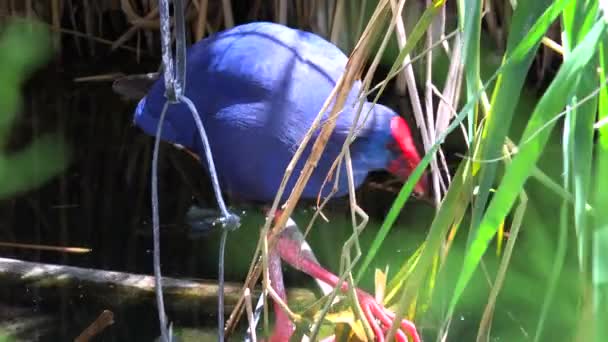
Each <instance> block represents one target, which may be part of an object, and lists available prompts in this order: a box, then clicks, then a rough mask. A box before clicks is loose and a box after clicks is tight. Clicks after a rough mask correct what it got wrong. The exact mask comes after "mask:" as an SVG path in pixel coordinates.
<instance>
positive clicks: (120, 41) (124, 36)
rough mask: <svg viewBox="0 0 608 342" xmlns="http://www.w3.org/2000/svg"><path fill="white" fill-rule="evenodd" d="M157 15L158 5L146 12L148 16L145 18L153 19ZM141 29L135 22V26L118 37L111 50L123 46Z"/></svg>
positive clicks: (146, 19)
mask: <svg viewBox="0 0 608 342" xmlns="http://www.w3.org/2000/svg"><path fill="white" fill-rule="evenodd" d="M157 16H158V7H156V6H155V7H154V8H153V9H152V10H151V11H150V12H148V13H147V14H146V16H145V17H144V18H143V20H145V21H148V20H152V19H154V18H156V17H157ZM135 22H136V21H135ZM139 29H140V27H139V26H138V25H136V24H133V26H131V27H129V29H128V30H127V31H126V32H125V33H123V34H122V35H121V36H120V37H118V39H116V41H114V43H112V47H111V50H116V49H117V48H118V47H120V46H122V45H123V44H124V43H126V42H127V40H129V39H131V37H133V35H134V34H135V33H137V31H138V30H139Z"/></svg>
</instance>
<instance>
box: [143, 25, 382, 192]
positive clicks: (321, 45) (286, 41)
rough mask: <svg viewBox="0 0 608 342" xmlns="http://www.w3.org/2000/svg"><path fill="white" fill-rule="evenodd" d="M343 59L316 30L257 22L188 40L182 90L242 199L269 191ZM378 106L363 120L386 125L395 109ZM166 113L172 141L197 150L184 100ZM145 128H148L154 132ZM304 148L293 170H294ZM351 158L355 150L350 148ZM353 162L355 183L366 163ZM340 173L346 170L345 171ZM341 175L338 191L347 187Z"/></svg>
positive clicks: (159, 87)
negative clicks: (374, 113)
mask: <svg viewBox="0 0 608 342" xmlns="http://www.w3.org/2000/svg"><path fill="white" fill-rule="evenodd" d="M346 62H347V57H346V56H345V55H344V54H343V53H342V52H341V51H340V50H339V49H338V48H337V47H336V46H334V45H333V44H331V43H329V42H327V41H325V40H324V39H322V38H320V37H319V36H317V35H314V34H312V33H309V32H304V31H300V30H294V29H290V28H287V27H285V26H282V25H278V24H272V23H263V22H262V23H261V22H257V23H252V24H246V25H241V26H237V27H235V28H233V29H230V30H227V31H224V32H221V33H218V34H216V35H214V36H211V37H209V38H207V39H205V40H202V41H201V42H199V43H197V44H195V45H194V46H192V47H191V48H190V50H189V52H188V56H187V63H188V64H187V79H186V81H187V86H186V96H188V97H189V98H190V99H191V100H192V101H193V102H194V103H195V105H196V107H197V109H198V111H199V114H200V115H201V117H202V118H203V123H204V124H205V127H206V129H207V132H208V135H209V140H210V144H211V148H212V151H213V155H214V160H215V163H216V167H217V170H218V174H219V175H220V179H221V180H222V183H223V185H224V187H225V189H227V190H228V191H230V192H232V193H234V194H236V195H237V196H239V197H241V198H244V199H251V200H262V201H267V200H271V199H272V198H274V195H275V193H276V190H277V189H278V186H279V184H280V182H281V179H282V175H283V173H284V171H285V167H286V166H287V164H288V162H289V161H290V160H291V158H292V156H293V153H294V152H295V150H296V149H297V147H298V144H300V142H301V141H302V139H303V138H304V136H305V134H306V132H307V131H308V129H309V128H310V126H311V124H312V122H313V120H314V118H315V117H316V115H317V113H318V112H319V111H320V110H321V108H322V107H323V104H324V102H325V100H326V99H327V97H328V95H329V94H330V92H331V91H332V89H333V88H334V86H335V84H336V82H337V81H338V79H339V77H340V76H341V75H342V73H343V71H344V68H345V66H346ZM359 90H360V83H359V82H357V83H356V84H355V86H354V87H353V89H352V91H351V93H350V95H349V98H348V101H347V105H346V106H345V110H344V112H343V113H342V114H341V116H340V119H339V120H338V123H337V127H336V133H335V134H334V135H333V136H332V138H331V140H330V143H329V144H328V146H327V147H326V151H325V154H324V157H323V158H322V159H321V161H320V162H319V164H318V166H317V169H316V171H315V173H314V174H313V176H312V177H311V180H310V182H309V185H308V186H307V188H306V189H305V191H304V193H303V197H309V198H310V197H316V195H317V193H318V191H319V188H320V185H321V183H322V182H323V180H324V178H325V175H326V173H327V171H328V170H329V167H330V165H331V163H332V162H333V161H334V159H335V158H336V156H337V155H338V153H339V151H340V149H341V147H342V143H343V142H344V139H345V136H346V132H348V127H350V124H351V123H352V120H353V116H354V110H353V109H352V104H353V103H354V102H355V101H356V97H357V95H358V92H359ZM163 94H164V84H163V80H162V79H161V80H159V82H157V83H156V84H155V85H154V87H153V88H152V89H151V91H150V93H149V94H148V96H147V98H146V100H145V101H144V103H145V106H141V105H140V107H142V108H140V109H138V110H141V111H142V113H143V114H147V115H151V113H160V110H161V108H162V105H163V102H164V97H163ZM144 107H145V108H144ZM380 112H381V114H382V115H377V116H375V117H373V118H372V119H371V121H370V122H368V123H367V126H368V127H369V128H370V129H371V130H372V131H373V130H374V129H375V128H376V127H381V126H382V125H386V122H388V121H387V120H390V117H391V116H392V115H393V114H392V112H391V111H380ZM168 115H169V116H172V119H168V120H169V122H170V124H171V126H173V127H172V129H173V131H175V132H177V134H176V135H175V137H174V138H173V140H174V141H173V142H176V143H179V144H181V145H184V146H186V147H188V148H191V149H193V150H195V151H196V152H199V154H201V155H202V150H201V145H200V139H199V137H198V135H197V133H196V131H195V130H194V123H193V120H192V119H191V117H190V114H189V112H188V110H187V109H186V107H185V106H184V105H182V104H180V105H173V106H171V107H170V110H169V113H168ZM136 116H137V115H136ZM156 116H158V114H156ZM136 121H137V119H136ZM143 126H145V125H143ZM143 128H144V129H145V130H146V127H143ZM151 128H154V129H155V127H151ZM151 128H149V129H147V130H148V131H150V132H149V133H154V132H153V131H152V129H151ZM372 133H373V132H372ZM364 140H365V139H363V141H364ZM353 153H354V152H353ZM307 155H308V154H307V153H306V154H305V155H304V157H303V158H302V159H303V160H302V161H301V162H300V163H299V164H298V166H297V167H296V170H295V173H294V174H295V177H292V178H297V176H298V175H299V170H300V169H301V167H302V165H303V163H304V162H305V159H306V156H307ZM353 158H355V159H356V158H357V155H356V153H354V157H353ZM355 164H356V165H354V167H355V168H356V169H357V171H358V172H357V175H356V182H357V183H361V182H362V181H363V178H365V175H366V174H367V172H368V171H369V170H368V169H366V168H365V167H364V166H361V165H358V164H361V163H358V162H357V161H355ZM342 174H343V175H342V176H344V177H345V172H342ZM344 177H342V178H344ZM344 179H345V178H344ZM344 179H343V180H342V184H341V187H340V189H339V193H338V195H343V194H344V193H345V192H346V185H345V184H344ZM293 184H294V181H293V180H292V182H291V183H290V184H288V191H287V194H286V195H289V190H290V189H291V186H293ZM330 185H331V184H330ZM330 185H329V186H328V187H327V188H328V189H329V188H330V187H331V186H330ZM357 185H358V184H357Z"/></svg>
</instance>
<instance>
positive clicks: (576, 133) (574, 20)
mask: <svg viewBox="0 0 608 342" xmlns="http://www.w3.org/2000/svg"><path fill="white" fill-rule="evenodd" d="M597 9H598V3H597V2H596V1H593V3H591V2H590V1H577V2H575V3H573V4H570V6H567V7H566V9H565V10H564V13H563V16H562V18H563V19H562V21H563V26H564V37H565V39H564V41H565V42H566V44H565V48H566V53H569V52H570V50H571V49H572V47H573V46H576V44H578V42H579V41H580V40H581V37H584V35H586V34H587V33H588V32H589V29H590V28H591V25H592V24H593V21H594V20H595V19H596V18H597ZM596 75H597V73H596V71H595V68H594V66H593V65H590V66H589V67H587V69H586V71H585V74H584V76H583V77H581V81H580V82H581V83H580V85H579V87H578V89H577V93H576V96H575V97H574V98H573V101H574V102H576V101H577V98H582V97H583V96H585V95H587V94H589V93H590V92H591V91H593V89H595V87H596V86H597V83H598V81H597V77H596ZM596 110H597V98H593V99H591V100H590V101H587V102H585V103H584V104H583V105H581V106H579V107H578V108H575V109H573V113H571V115H569V116H568V120H567V121H568V125H569V126H570V134H571V137H570V139H568V141H569V146H568V149H569V159H570V160H571V168H572V181H573V190H574V225H575V229H576V232H577V238H578V253H579V263H580V266H581V270H582V272H584V273H588V272H589V267H588V265H589V257H590V251H591V246H590V242H591V239H590V232H589V227H588V216H589V214H588V211H587V210H586V203H587V201H588V197H589V187H590V182H591V161H592V159H593V134H594V133H593V124H594V120H595V113H596Z"/></svg>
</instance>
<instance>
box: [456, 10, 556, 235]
mask: <svg viewBox="0 0 608 342" xmlns="http://www.w3.org/2000/svg"><path fill="white" fill-rule="evenodd" d="M566 2H567V1H561V2H558V3H555V4H554V5H553V6H551V7H549V1H546V0H545V1H526V2H522V3H520V4H519V5H518V6H517V9H516V10H515V13H514V15H513V24H512V25H511V27H512V31H511V32H510V33H509V38H508V41H507V52H506V53H507V56H509V55H511V53H512V52H513V51H514V50H515V49H516V48H518V47H519V46H527V47H528V49H527V50H519V51H518V53H519V55H515V58H514V59H510V62H509V63H508V64H507V65H505V67H504V71H503V72H502V73H501V75H500V76H499V77H498V80H497V81H496V87H495V88H494V92H493V96H492V101H491V105H490V107H491V110H490V113H489V114H488V117H487V124H486V125H485V127H484V131H483V134H482V140H481V153H480V155H479V156H476V158H475V159H480V160H493V159H496V158H499V157H500V156H501V155H502V152H501V147H502V146H503V144H504V142H505V138H506V136H507V133H508V132H509V128H510V127H511V121H512V118H513V114H514V112H515V107H516V105H517V101H513V99H517V98H519V97H520V94H521V90H522V87H523V84H524V81H525V80H526V76H527V74H528V69H529V68H530V65H531V64H532V61H533V60H534V57H535V55H536V50H537V49H538V46H539V44H540V37H539V35H538V34H537V35H530V34H528V27H529V24H527V23H530V22H535V23H540V25H538V24H537V25H535V31H533V32H538V33H541V32H542V33H543V34H544V33H545V32H546V30H547V29H548V28H549V25H550V24H551V23H552V22H553V21H554V20H555V19H556V17H557V13H559V12H558V11H559V10H560V6H564V4H565V3H566ZM547 13H549V14H550V15H548V18H547V19H546V20H544V19H542V18H543V14H545V15H547ZM539 19H540V20H539ZM522 44H523V45H522ZM478 165H481V168H480V170H479V172H480V173H479V182H478V185H479V193H478V195H477V197H476V198H475V202H474V206H473V219H472V221H471V227H478V225H479V221H480V220H481V217H482V215H483V211H484V209H485V207H486V204H487V200H488V197H489V194H490V189H491V188H492V184H493V183H494V179H495V176H496V169H497V167H498V163H483V164H478ZM475 234H476V232H475V229H474V228H473V229H471V232H470V235H469V241H468V243H469V244H470V243H471V239H472V237H473V236H475Z"/></svg>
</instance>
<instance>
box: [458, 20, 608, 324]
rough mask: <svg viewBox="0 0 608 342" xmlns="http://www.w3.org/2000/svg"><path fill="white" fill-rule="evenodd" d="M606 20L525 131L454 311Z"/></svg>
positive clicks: (471, 255) (470, 258)
mask: <svg viewBox="0 0 608 342" xmlns="http://www.w3.org/2000/svg"><path fill="white" fill-rule="evenodd" d="M605 28H606V24H605V22H604V21H598V22H597V23H595V25H594V26H593V29H592V30H591V31H590V32H589V34H588V35H587V36H586V37H585V39H584V40H583V41H582V42H581V43H580V44H579V45H578V46H577V47H576V49H575V50H574V51H573V52H572V54H570V55H569V56H567V58H566V60H565V61H564V63H563V65H562V66H561V68H560V69H559V71H558V73H557V75H556V77H555V79H554V80H553V82H552V83H551V85H550V86H549V88H548V89H547V91H546V93H545V94H544V95H543V97H542V98H541V99H540V101H539V103H538V105H537V106H536V109H535V110H534V112H533V113H532V117H531V118H530V121H529V122H528V125H527V127H526V130H525V131H524V134H523V137H522V140H521V144H520V146H519V152H518V153H517V155H515V157H514V158H513V162H512V163H511V165H510V166H509V167H508V168H507V170H506V172H505V175H504V178H503V180H502V182H501V184H500V186H499V187H498V189H497V191H496V194H495V196H494V198H493V199H492V201H491V202H490V205H489V207H488V210H487V211H486V214H485V215H484V217H483V219H482V220H481V223H480V225H479V230H478V232H477V234H476V236H475V237H474V240H473V241H472V243H471V245H470V248H469V249H468V250H467V253H466V255H465V259H464V265H463V269H462V272H461V273H460V276H459V278H458V281H457V284H456V288H455V290H454V294H453V296H452V299H451V302H450V308H449V312H448V313H449V315H451V314H452V312H453V311H454V308H455V306H456V304H457V303H458V300H459V299H460V297H461V295H462V293H463V292H464V288H465V287H466V285H467V284H468V282H469V280H470V279H471V277H472V276H473V273H474V271H475V269H476V268H477V266H478V265H479V262H480V260H481V257H482V256H483V254H484V253H485V251H486V250H487V248H488V245H489V243H490V241H491V239H492V238H493V237H494V234H495V233H496V229H497V227H498V226H499V224H500V223H501V222H502V221H503V220H504V219H505V217H506V216H507V215H508V213H509V212H510V210H511V208H512V206H513V204H514V202H515V200H516V198H517V196H518V194H519V192H520V191H521V190H522V189H523V186H524V184H525V182H526V180H527V179H528V177H529V176H530V175H531V174H532V172H533V169H534V167H535V165H536V162H537V160H538V158H539V157H540V154H541V152H542V151H543V149H544V147H545V144H546V143H547V140H548V139H549V135H550V133H551V131H552V129H553V127H554V126H555V122H551V123H550V124H547V122H549V121H550V120H551V119H553V118H554V116H555V115H556V114H557V113H559V112H560V111H561V110H562V109H563V108H564V107H565V105H566V104H567V101H569V99H570V97H571V96H572V94H573V91H574V90H575V89H576V87H577V85H578V83H579V82H578V81H579V78H580V75H581V73H582V72H583V70H584V68H585V67H586V66H587V64H588V63H589V61H590V60H591V58H592V57H593V55H594V53H595V51H596V48H597V45H598V42H599V39H600V37H601V35H602V34H603V33H604V32H605Z"/></svg>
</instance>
